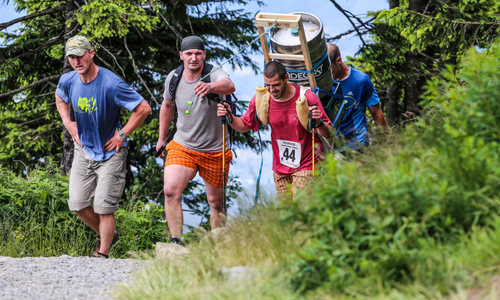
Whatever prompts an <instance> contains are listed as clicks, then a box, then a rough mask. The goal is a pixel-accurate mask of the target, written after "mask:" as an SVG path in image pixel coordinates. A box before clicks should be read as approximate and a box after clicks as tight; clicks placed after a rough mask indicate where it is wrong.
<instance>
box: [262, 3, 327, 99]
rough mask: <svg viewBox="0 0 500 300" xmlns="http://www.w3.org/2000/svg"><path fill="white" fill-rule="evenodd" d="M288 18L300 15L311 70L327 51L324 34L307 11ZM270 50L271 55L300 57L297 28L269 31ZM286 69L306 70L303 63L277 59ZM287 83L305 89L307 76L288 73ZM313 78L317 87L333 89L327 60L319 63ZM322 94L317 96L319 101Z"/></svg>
mask: <svg viewBox="0 0 500 300" xmlns="http://www.w3.org/2000/svg"><path fill="white" fill-rule="evenodd" d="M291 14H292V15H301V16H302V24H303V25H304V33H305V36H306V40H307V45H308V47H309V54H310V56H311V62H312V65H313V67H314V66H315V65H316V64H318V62H320V61H321V59H323V58H324V57H325V55H327V53H328V48H327V46H326V40H325V33H324V32H323V23H322V22H321V20H320V19H319V18H318V17H317V16H315V15H313V14H311V13H307V12H294V13H291ZM271 49H272V51H273V52H277V53H282V54H301V53H302V49H301V47H300V39H299V36H298V30H297V29H291V28H275V29H274V30H273V31H272V37H271ZM278 61H279V62H281V63H282V64H283V65H284V66H285V67H286V68H287V69H293V70H306V66H305V64H304V62H303V61H293V60H278ZM288 76H289V78H290V82H291V83H294V84H297V85H303V86H309V80H308V77H307V73H295V72H288ZM314 77H315V78H316V84H317V85H318V87H319V88H321V89H322V90H325V91H331V90H332V87H333V76H332V70H331V68H330V59H329V58H328V57H326V58H325V59H324V60H323V62H322V63H321V64H320V65H319V66H318V67H317V68H316V69H315V70H314ZM324 96H325V95H324V94H323V93H320V94H319V98H320V99H322V98H323V97H324Z"/></svg>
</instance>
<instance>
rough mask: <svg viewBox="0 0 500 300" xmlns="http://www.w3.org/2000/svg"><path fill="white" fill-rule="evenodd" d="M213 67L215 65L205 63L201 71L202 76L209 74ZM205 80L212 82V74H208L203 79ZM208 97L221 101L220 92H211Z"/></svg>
mask: <svg viewBox="0 0 500 300" xmlns="http://www.w3.org/2000/svg"><path fill="white" fill-rule="evenodd" d="M213 68H214V66H213V65H211V64H208V63H205V64H204V65H203V70H202V71H201V78H203V77H205V76H207V74H208V73H210V72H212V69H213ZM203 82H205V83H210V82H212V80H211V79H210V76H207V77H205V78H204V79H203ZM207 98H208V100H212V101H217V102H218V101H219V95H218V94H214V93H210V94H208V95H207Z"/></svg>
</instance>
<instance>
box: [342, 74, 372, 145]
mask: <svg viewBox="0 0 500 300" xmlns="http://www.w3.org/2000/svg"><path fill="white" fill-rule="evenodd" d="M349 68H350V72H349V76H347V78H346V79H344V80H341V81H336V80H334V81H335V82H340V86H341V88H342V94H343V95H344V100H346V101H347V103H346V104H345V109H346V113H345V115H344V119H343V120H342V122H341V123H340V126H339V131H340V132H341V134H342V135H343V136H344V137H345V138H346V140H347V141H348V147H349V148H350V149H358V148H360V144H362V145H365V146H367V145H368V144H369V138H368V125H367V123H366V108H367V107H370V106H373V105H377V104H378V103H379V102H380V99H379V97H378V94H377V92H376V91H375V87H374V86H373V82H372V81H371V80H370V77H368V75H366V74H365V73H363V72H361V71H359V70H356V69H353V68H351V67H349Z"/></svg>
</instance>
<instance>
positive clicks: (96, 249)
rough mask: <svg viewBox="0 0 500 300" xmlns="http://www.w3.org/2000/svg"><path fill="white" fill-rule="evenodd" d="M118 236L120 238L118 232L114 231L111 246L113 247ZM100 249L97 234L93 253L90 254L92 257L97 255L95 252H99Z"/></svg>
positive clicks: (99, 240)
mask: <svg viewBox="0 0 500 300" xmlns="http://www.w3.org/2000/svg"><path fill="white" fill-rule="evenodd" d="M119 238H120V235H119V234H118V232H116V231H115V234H114V235H113V240H112V241H111V247H113V245H114V244H116V242H117V241H118V239H119ZM111 247H110V248H109V249H110V250H111ZM100 249H101V237H100V236H99V235H97V237H96V241H95V250H94V253H93V254H92V257H94V255H97V253H99V250H100Z"/></svg>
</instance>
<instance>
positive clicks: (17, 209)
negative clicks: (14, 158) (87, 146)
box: [0, 162, 167, 257]
mask: <svg viewBox="0 0 500 300" xmlns="http://www.w3.org/2000/svg"><path fill="white" fill-rule="evenodd" d="M67 200H68V177H67V176H62V175H60V170H59V168H58V167H57V166H55V165H54V163H52V162H49V163H48V164H47V165H45V166H43V167H42V166H41V165H40V166H39V167H37V168H36V169H34V170H27V171H26V174H25V175H24V176H20V175H17V174H15V173H14V172H11V171H9V170H8V169H6V168H0V225H1V228H2V230H1V231H0V255H2V256H12V257H25V256H59V255H62V254H68V255H72V256H88V255H90V254H92V252H93V251H94V247H95V237H96V234H95V232H94V231H93V230H92V229H90V227H88V226H87V225H85V224H84V223H83V222H82V221H81V220H80V219H79V218H78V217H77V216H76V214H75V213H74V212H71V211H69V208H68V204H67ZM162 212H163V208H162V207H161V206H158V205H156V204H154V203H142V202H136V203H125V204H122V205H121V208H120V210H118V211H117V212H116V213H115V216H116V219H117V231H118V232H119V233H120V239H119V240H118V243H117V244H116V245H115V246H113V248H112V249H111V253H110V255H111V256H113V257H124V256H127V253H129V252H133V251H146V250H152V249H154V248H153V245H155V244H156V242H158V241H164V240H165V237H166V229H167V226H166V224H165V223H162V222H161V221H160V220H161V218H162Z"/></svg>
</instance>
